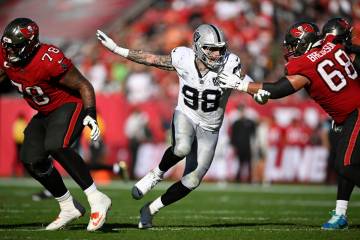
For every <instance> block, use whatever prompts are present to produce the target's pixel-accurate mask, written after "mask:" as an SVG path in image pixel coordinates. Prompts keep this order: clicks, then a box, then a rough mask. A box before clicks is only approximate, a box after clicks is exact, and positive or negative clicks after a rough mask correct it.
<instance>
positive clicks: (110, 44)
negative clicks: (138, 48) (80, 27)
mask: <svg viewBox="0 0 360 240" xmlns="http://www.w3.org/2000/svg"><path fill="white" fill-rule="evenodd" d="M96 36H97V38H98V39H99V41H100V42H101V44H102V45H104V46H105V47H106V48H107V49H109V50H110V51H112V52H114V53H116V54H119V55H120V56H123V57H127V56H128V55H129V49H127V48H122V47H119V46H118V45H117V44H116V43H115V42H114V40H112V39H111V38H109V37H108V36H107V35H106V34H105V33H103V32H102V31H100V30H97V31H96Z"/></svg>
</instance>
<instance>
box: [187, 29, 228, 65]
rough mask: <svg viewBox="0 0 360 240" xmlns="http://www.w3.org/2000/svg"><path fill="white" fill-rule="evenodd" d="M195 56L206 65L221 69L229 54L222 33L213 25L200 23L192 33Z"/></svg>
mask: <svg viewBox="0 0 360 240" xmlns="http://www.w3.org/2000/svg"><path fill="white" fill-rule="evenodd" d="M194 52H195V56H196V57H197V58H198V59H199V60H201V61H202V62H203V63H204V64H205V66H206V67H208V68H209V69H211V70H214V71H221V69H222V68H223V66H224V65H225V63H226V61H227V57H228V55H229V53H228V50H227V44H226V41H225V37H224V34H223V33H222V32H221V31H220V30H219V29H218V28H217V27H215V26H213V25H209V24H203V25H200V26H199V27H198V28H197V29H196V31H195V33H194Z"/></svg>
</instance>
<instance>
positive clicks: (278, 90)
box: [263, 77, 296, 99]
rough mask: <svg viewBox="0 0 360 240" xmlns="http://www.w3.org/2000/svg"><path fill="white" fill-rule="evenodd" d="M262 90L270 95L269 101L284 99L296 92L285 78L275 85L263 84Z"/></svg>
mask: <svg viewBox="0 0 360 240" xmlns="http://www.w3.org/2000/svg"><path fill="white" fill-rule="evenodd" d="M263 89H264V90H266V91H268V92H269V93H270V94H271V95H270V98H271V99H277V98H282V97H286V96H288V95H290V94H293V93H294V92H296V90H295V89H294V88H293V86H292V85H291V83H290V82H289V80H288V79H287V78H286V77H282V78H280V79H279V81H277V82H275V83H263Z"/></svg>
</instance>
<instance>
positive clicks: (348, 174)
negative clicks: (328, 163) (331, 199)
mask: <svg viewBox="0 0 360 240" xmlns="http://www.w3.org/2000/svg"><path fill="white" fill-rule="evenodd" d="M359 130H360V118H359V112H358V111H355V112H353V113H352V114H351V115H350V117H349V118H348V119H347V120H346V121H345V124H344V126H343V129H342V133H341V135H340V136H339V142H338V144H337V146H338V147H337V154H336V160H335V168H336V171H337V172H338V174H339V179H338V193H337V201H336V209H335V210H334V211H332V212H331V215H332V216H331V218H330V220H329V221H328V222H326V223H325V224H323V226H322V228H323V229H325V230H334V229H345V228H347V227H348V223H347V218H346V211H347V206H348V202H349V200H350V196H351V193H352V191H353V189H354V186H355V185H358V186H360V168H359V166H360V165H359V164H360V160H359V158H360V150H359V147H360V137H359Z"/></svg>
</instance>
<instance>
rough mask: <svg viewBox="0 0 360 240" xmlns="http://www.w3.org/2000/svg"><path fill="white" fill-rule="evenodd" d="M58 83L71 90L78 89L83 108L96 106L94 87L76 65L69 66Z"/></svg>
mask: <svg viewBox="0 0 360 240" xmlns="http://www.w3.org/2000/svg"><path fill="white" fill-rule="evenodd" d="M59 83H60V84H61V85H63V86H65V87H68V88H70V89H72V90H75V91H78V92H79V93H80V96H81V98H82V100H83V104H84V108H85V109H86V108H89V107H95V106H96V103H95V92H94V88H93V87H92V85H91V83H90V82H89V81H88V80H87V79H86V78H85V77H84V76H83V75H82V74H81V73H80V72H79V70H78V69H77V68H76V67H73V68H71V69H70V70H69V71H68V72H67V73H66V74H65V75H64V76H63V78H62V79H61V80H60V82H59Z"/></svg>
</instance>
